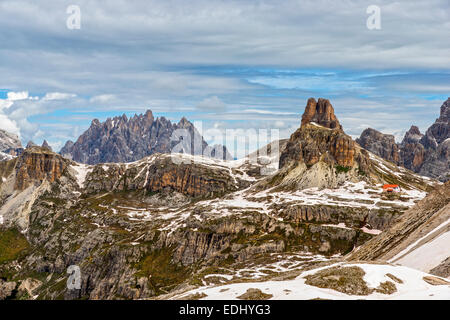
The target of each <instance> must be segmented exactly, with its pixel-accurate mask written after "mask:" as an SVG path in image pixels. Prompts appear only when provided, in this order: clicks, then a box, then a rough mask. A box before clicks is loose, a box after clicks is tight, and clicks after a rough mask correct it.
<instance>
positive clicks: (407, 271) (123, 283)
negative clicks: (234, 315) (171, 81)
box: [0, 98, 450, 300]
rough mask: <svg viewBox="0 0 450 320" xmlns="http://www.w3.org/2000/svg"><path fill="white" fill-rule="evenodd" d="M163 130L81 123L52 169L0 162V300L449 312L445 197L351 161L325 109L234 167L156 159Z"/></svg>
mask: <svg viewBox="0 0 450 320" xmlns="http://www.w3.org/2000/svg"><path fill="white" fill-rule="evenodd" d="M155 123H158V124H155ZM169 124H170V123H169V122H168V121H165V120H163V119H159V121H158V120H154V119H153V116H152V115H151V113H149V112H147V113H146V114H145V115H140V116H135V117H133V118H131V119H127V118H126V117H117V118H114V119H109V120H107V121H106V122H104V123H100V122H99V121H95V120H94V121H93V123H92V125H91V127H90V128H89V129H88V130H87V131H86V132H85V133H84V134H83V135H82V136H80V138H79V139H78V140H77V142H75V143H74V144H73V145H71V144H70V143H69V145H68V146H67V148H65V150H62V151H61V154H58V153H55V152H53V151H52V150H51V149H50V148H48V147H47V146H41V147H39V146H35V145H31V144H29V145H28V147H27V148H25V149H24V150H23V151H22V152H21V153H20V154H18V155H17V156H12V158H11V159H9V160H5V161H0V218H1V220H0V221H1V224H0V299H224V298H227V299H259V300H261V299H271V298H279V299H283V298H286V299H289V298H293V299H330V298H331V299H333V298H335V299H392V298H394V299H397V298H398V299H402V298H409V299H411V298H416V299H418V298H423V299H425V298H429V297H430V296H432V297H434V298H437V299H448V298H449V297H450V287H449V285H450V282H449V281H448V259H449V256H450V254H449V252H448V251H446V250H441V248H442V247H443V245H442V241H444V242H445V239H447V238H446V237H447V236H448V221H450V217H449V215H450V213H449V210H447V208H448V203H449V197H448V195H449V194H448V183H447V184H442V183H441V182H439V181H437V180H435V179H433V178H428V177H424V176H421V175H419V174H416V173H415V172H413V171H411V170H409V169H407V168H405V167H403V166H399V165H397V164H396V163H394V162H391V161H388V160H385V159H383V157H381V156H378V155H376V154H375V153H373V152H371V151H369V150H367V149H365V148H363V147H362V146H361V145H360V144H358V143H357V142H355V141H354V140H353V139H352V138H351V137H350V136H349V135H347V134H346V133H345V131H344V128H343V126H342V125H341V124H340V122H339V120H338V117H337V116H336V114H335V111H334V108H333V106H332V104H331V102H330V101H329V100H327V99H322V98H320V99H318V100H316V99H314V98H311V99H309V100H308V101H307V104H306V107H305V110H304V112H303V115H302V116H301V119H300V115H299V128H298V129H297V130H296V131H295V132H294V133H293V134H292V135H291V136H290V138H289V139H287V140H283V141H280V142H279V143H271V144H270V145H269V146H268V148H267V149H269V150H271V151H279V153H277V152H274V153H273V154H272V153H269V154H266V153H265V152H264V151H263V150H258V151H256V152H255V153H253V154H251V155H249V156H247V157H245V158H243V159H237V160H224V159H217V158H214V157H201V156H199V155H197V154H190V153H187V152H183V153H170V152H157V151H156V149H155V148H160V149H158V150H164V151H166V150H167V149H165V148H166V147H167V146H168V143H169V140H168V137H169V136H170V135H169V131H170V130H174V127H177V128H188V131H189V128H191V126H190V124H189V123H188V122H187V120H183V119H182V121H180V123H179V124H176V125H173V124H170V125H169ZM162 128H165V129H162ZM431 131H432V133H433V132H435V131H433V130H431ZM437 131H439V130H437ZM163 132H164V134H163ZM190 132H194V133H195V131H190ZM439 132H440V131H439ZM146 134H147V135H148V134H150V135H151V137H152V138H151V139H150V138H149V140H146V141H145V142H142V141H141V142H138V141H135V140H137V139H138V137H141V138H142V136H143V135H146ZM433 134H435V133H433ZM127 137H130V140H129V141H128V140H127ZM156 137H160V138H161V139H162V138H164V139H165V140H163V141H165V142H164V143H163V142H161V143H160V142H159V141H158V142H157V140H158V139H156ZM144 139H146V137H144ZM200 141H202V140H200ZM444 141H445V140H444ZM440 143H443V142H442V141H441V142H440ZM277 145H278V150H276V148H277ZM75 146H76V147H75ZM119 146H120V148H121V149H122V151H117V150H116V149H113V150H116V151H117V152H119V155H118V156H117V157H116V156H115V155H114V154H111V153H109V152H108V151H109V150H108V148H109V149H111V148H119ZM157 146H158V147H157ZM204 146H205V145H204ZM149 148H150V149H149ZM152 148H153V149H152ZM95 150H97V151H95ZM149 150H150V151H151V150H153V151H151V152H152V154H150V155H147V156H144V157H142V158H140V159H138V160H134V159H135V158H133V154H134V153H135V152H136V153H137V154H139V153H140V152H142V153H145V152H150V151H149ZM63 151H64V152H63ZM130 151H132V152H133V153H130ZM277 154H279V157H278V156H274V155H277ZM63 155H64V156H63ZM70 156H71V157H70ZM119 157H124V158H125V159H126V161H124V162H118V160H119ZM136 157H137V156H136ZM74 158H76V159H81V160H83V161H81V160H80V161H76V160H75V159H74ZM255 158H256V161H255ZM101 159H102V160H101ZM106 159H108V161H106ZM104 160H105V161H104ZM132 160H134V161H132ZM98 162H100V163H98ZM263 172H264V173H265V174H262V173H263ZM267 173H269V174H267ZM384 184H395V185H398V186H399V187H400V188H401V192H398V193H397V192H385V191H383V185H384ZM444 248H445V246H444ZM429 255H433V256H434V257H435V258H434V260H433V263H431V264H429V265H427V266H421V265H419V264H417V261H419V262H421V261H427V257H428V256H429ZM391 259H393V260H392V262H389V261H391ZM438 260H439V261H438ZM393 262H395V263H398V264H401V266H397V265H394V264H393ZM73 266H76V267H78V268H79V270H80V287H79V288H72V287H68V286H67V283H68V280H69V279H70V278H69V276H70V274H68V270H70V268H71V267H73Z"/></svg>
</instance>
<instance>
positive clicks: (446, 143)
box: [357, 98, 450, 182]
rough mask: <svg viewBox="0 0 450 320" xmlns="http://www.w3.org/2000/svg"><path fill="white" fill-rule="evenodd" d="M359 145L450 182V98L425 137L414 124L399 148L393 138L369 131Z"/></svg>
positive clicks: (417, 170)
mask: <svg viewBox="0 0 450 320" xmlns="http://www.w3.org/2000/svg"><path fill="white" fill-rule="evenodd" d="M357 142H358V143H359V144H360V145H361V146H362V147H363V148H365V149H367V150H369V151H371V152H373V153H374V154H376V155H378V156H380V157H382V158H383V159H386V160H388V161H392V162H394V163H395V164H398V165H402V166H404V167H405V168H408V169H410V170H412V171H414V172H416V173H419V174H421V175H424V176H428V177H431V178H435V179H438V180H441V181H443V182H445V181H447V180H449V179H450V98H449V99H447V101H445V102H444V103H443V104H442V106H441V109H440V116H439V118H438V119H436V121H435V123H434V124H433V125H431V126H430V127H429V128H428V130H427V131H426V132H425V134H422V133H421V132H420V130H419V128H418V127H416V126H414V125H413V126H411V128H410V129H409V130H408V131H407V132H406V134H405V136H404V138H403V141H402V142H401V143H400V144H398V145H396V144H395V143H394V141H393V138H391V136H389V135H385V134H382V133H380V132H378V131H376V130H374V129H370V128H369V129H366V130H364V131H363V133H362V134H361V137H360V138H359V139H357ZM396 150H398V152H397V151H396Z"/></svg>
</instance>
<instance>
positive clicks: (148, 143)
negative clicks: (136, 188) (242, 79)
mask: <svg viewBox="0 0 450 320" xmlns="http://www.w3.org/2000/svg"><path fill="white" fill-rule="evenodd" d="M177 130H178V131H179V132H180V133H181V134H183V131H184V132H185V133H186V134H185V135H186V136H187V138H188V139H186V140H182V141H181V143H182V146H179V147H178V148H179V149H180V150H179V151H177V152H182V153H189V154H192V155H207V156H210V157H217V158H222V159H228V160H231V159H232V157H231V155H230V153H229V152H228V150H227V149H226V148H225V147H223V146H219V145H215V146H212V147H211V146H208V144H207V143H206V141H205V140H204V139H203V137H202V136H201V134H200V133H199V132H198V131H197V129H196V128H195V127H194V125H193V124H192V123H191V122H189V121H188V120H187V119H186V118H182V119H181V120H180V121H179V122H178V123H171V122H170V120H167V119H166V118H165V117H161V118H156V119H155V118H154V116H153V113H152V111H151V110H147V112H145V114H140V115H134V116H133V117H131V118H130V119H128V117H127V116H126V115H125V114H124V115H122V116H120V117H114V118H112V119H111V118H108V119H107V120H106V121H105V122H100V121H99V120H98V119H94V120H93V121H92V123H91V126H90V127H89V129H87V130H86V131H85V132H84V133H83V134H82V135H81V136H80V137H79V138H78V140H77V141H76V142H73V141H70V140H69V141H67V142H66V144H65V145H64V147H63V148H62V149H61V150H60V154H61V155H63V156H64V157H66V158H69V159H73V160H74V161H77V162H81V163H87V164H97V163H106V162H133V161H137V160H140V159H142V158H144V157H146V156H149V155H152V154H154V153H171V152H172V151H173V150H175V149H174V148H175V147H176V145H177V144H179V143H180V141H179V140H180V139H179V138H178V137H175V136H174V139H171V138H172V136H173V134H174V133H176V132H177ZM175 138H176V139H175ZM196 144H197V145H196Z"/></svg>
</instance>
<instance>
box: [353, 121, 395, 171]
mask: <svg viewBox="0 0 450 320" xmlns="http://www.w3.org/2000/svg"><path fill="white" fill-rule="evenodd" d="M356 142H357V143H359V145H360V146H361V147H363V148H364V149H367V150H369V151H370V152H373V153H374V154H376V155H379V156H380V157H382V158H383V159H386V160H388V161H391V162H393V163H395V164H397V165H398V164H400V154H399V152H400V150H399V147H398V146H397V144H396V143H395V138H394V136H393V135H391V134H383V133H381V132H379V131H377V130H375V129H372V128H367V129H366V130H364V131H363V132H362V133H361V136H360V137H359V138H358V139H356Z"/></svg>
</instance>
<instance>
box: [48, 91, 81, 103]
mask: <svg viewBox="0 0 450 320" xmlns="http://www.w3.org/2000/svg"><path fill="white" fill-rule="evenodd" d="M74 97H76V94H73V93H61V92H49V93H46V94H45V96H44V97H43V98H42V100H47V101H50V100H67V99H70V98H74Z"/></svg>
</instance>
